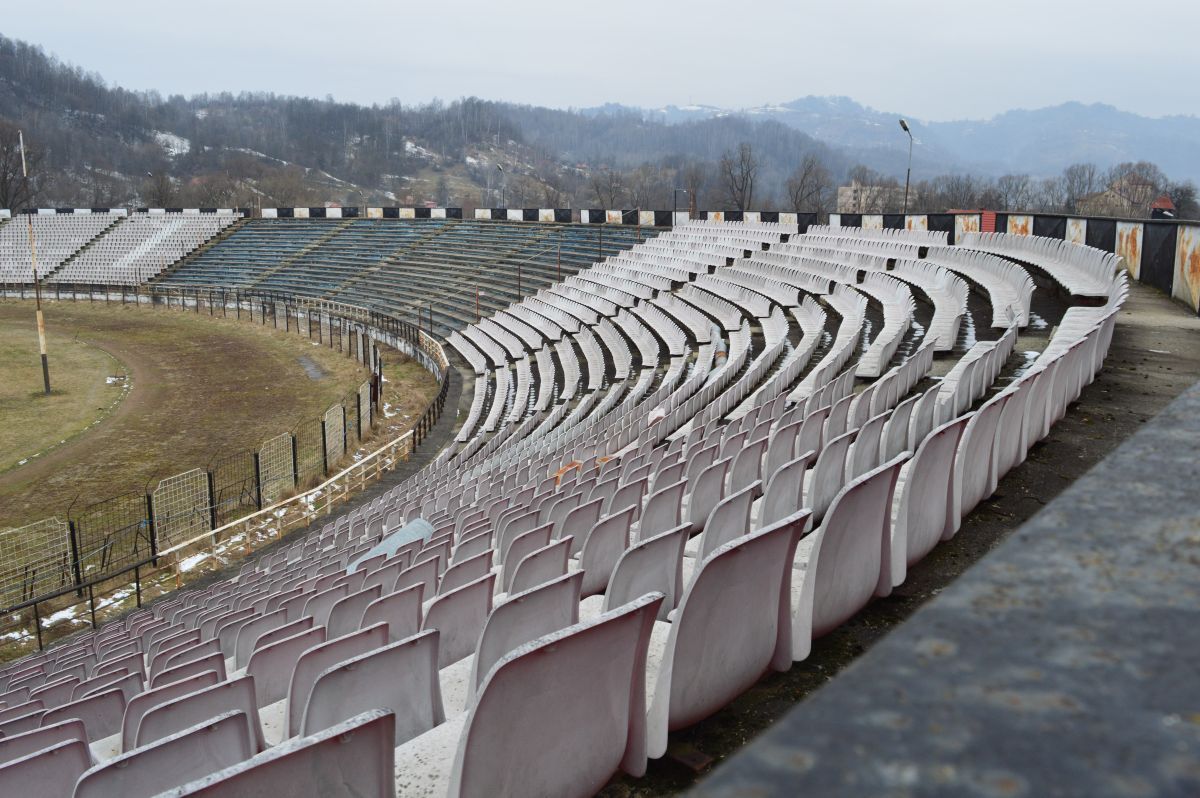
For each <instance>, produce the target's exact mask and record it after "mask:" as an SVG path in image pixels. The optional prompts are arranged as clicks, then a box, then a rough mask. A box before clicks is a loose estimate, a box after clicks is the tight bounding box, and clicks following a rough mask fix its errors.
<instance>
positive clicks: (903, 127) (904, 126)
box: [900, 119, 913, 216]
mask: <svg viewBox="0 0 1200 798" xmlns="http://www.w3.org/2000/svg"><path fill="white" fill-rule="evenodd" d="M900 129H901V130H903V131H904V132H905V133H907V134H908V171H906V172H905V173H904V211H903V213H904V215H905V216H907V215H908V181H909V180H910V179H911V178H912V147H913V135H912V131H911V130H909V129H908V122H905V121H904V120H903V119H901V120H900Z"/></svg>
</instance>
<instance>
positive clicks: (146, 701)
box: [121, 671, 221, 751]
mask: <svg viewBox="0 0 1200 798" xmlns="http://www.w3.org/2000/svg"><path fill="white" fill-rule="evenodd" d="M220 681H221V679H219V678H217V672H216V671H205V672H204V673H198V674H196V675H195V676H191V677H189V678H186V679H181V680H179V681H177V682H171V683H170V684H168V685H166V686H164V687H155V688H153V689H150V690H146V691H145V692H142V693H139V694H138V695H136V696H134V697H133V698H131V699H129V701H128V702H127V703H126V704H125V713H124V714H123V715H122V716H121V750H122V751H129V750H131V749H133V747H134V746H135V744H136V742H137V728H138V724H139V723H141V722H142V715H145V714H146V713H147V712H149V711H150V710H151V709H153V708H154V707H156V706H158V705H159V704H165V703H167V702H169V701H174V700H175V699H176V698H181V697H182V696H185V695H188V694H189V693H194V692H196V691H197V690H202V689H204V688H205V687H212V686H213V685H214V684H217V683H218V682H220Z"/></svg>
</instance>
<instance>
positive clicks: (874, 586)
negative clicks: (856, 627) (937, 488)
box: [791, 454, 908, 662]
mask: <svg viewBox="0 0 1200 798" xmlns="http://www.w3.org/2000/svg"><path fill="white" fill-rule="evenodd" d="M907 459H908V455H907V454H905V455H901V456H900V457H897V458H894V459H892V460H889V461H888V462H886V463H884V464H883V465H881V466H880V467H879V468H876V469H874V470H873V471H868V472H867V473H866V474H863V475H862V476H861V477H859V478H858V479H856V480H854V481H853V482H851V483H850V484H849V485H847V486H846V487H844V488H843V489H842V490H841V492H840V493H838V495H837V496H836V497H835V498H834V500H833V502H832V503H831V504H830V506H829V511H828V513H826V516H825V519H824V521H822V523H821V525H820V526H819V527H817V528H816V529H815V530H814V531H813V532H812V534H811V535H809V536H807V537H806V538H805V540H804V541H802V542H801V544H800V546H799V548H798V549H797V552H796V560H795V565H796V570H797V571H801V572H802V573H803V578H796V579H793V582H792V597H791V603H792V659H793V660H795V661H797V662H799V661H800V660H803V659H805V658H806V657H808V654H809V652H810V651H811V650H812V641H813V639H814V638H816V637H820V636H821V635H823V634H826V633H828V632H830V631H831V630H833V629H834V628H836V627H837V626H838V625H839V624H841V623H842V622H843V621H845V620H846V619H848V618H850V617H851V616H853V615H854V614H855V613H856V612H858V611H859V610H860V609H862V608H863V607H865V606H866V605H867V603H868V602H869V601H870V600H871V597H872V596H874V595H875V594H876V592H877V591H880V590H885V591H890V590H891V514H892V513H891V508H892V496H893V492H894V489H895V485H896V477H897V476H898V474H899V471H900V467H901V466H902V465H903V464H904V462H905V461H906V460H907ZM796 576H797V577H799V576H800V574H797V575H796Z"/></svg>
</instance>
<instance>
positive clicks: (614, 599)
mask: <svg viewBox="0 0 1200 798" xmlns="http://www.w3.org/2000/svg"><path fill="white" fill-rule="evenodd" d="M686 543H687V527H686V526H682V525H681V526H677V527H675V528H674V529H671V530H668V531H666V532H663V533H662V534H660V535H655V536H654V537H652V538H650V539H649V540H643V541H640V542H638V543H635V544H633V545H632V546H630V547H629V548H628V549H626V550H625V552H624V553H623V554H622V555H621V558H620V559H619V560H618V561H617V565H616V567H615V568H613V572H612V576H611V577H610V578H609V580H608V588H607V589H606V590H605V591H604V597H603V599H601V598H600V597H598V596H591V597H589V598H586V599H584V600H583V602H582V603H581V604H580V607H579V617H581V618H594V617H596V616H597V615H599V614H600V613H603V612H607V611H608V610H610V609H612V608H613V607H617V606H620V605H621V604H625V603H626V602H629V601H632V600H633V599H635V598H637V597H638V596H640V595H642V594H644V593H649V592H655V593H661V594H662V595H663V596H664V600H663V603H662V606H661V607H660V609H659V612H660V614H661V616H662V618H663V619H665V618H666V617H667V614H668V613H669V612H670V611H671V610H673V609H675V606H676V605H677V604H678V603H679V596H680V595H681V594H682V593H683V547H684V545H685V544H686Z"/></svg>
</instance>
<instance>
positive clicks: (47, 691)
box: [29, 676, 81, 709]
mask: <svg viewBox="0 0 1200 798" xmlns="http://www.w3.org/2000/svg"><path fill="white" fill-rule="evenodd" d="M80 683H81V682H80V679H79V677H78V676H66V677H63V678H61V679H57V678H56V679H55V680H54V681H51V682H47V683H46V684H44V685H42V686H41V687H39V688H38V689H36V690H33V691H31V692H30V693H29V698H30V700H33V701H41V702H42V706H44V707H46V709H53V708H54V707H57V706H62V705H63V704H65V703H67V702H68V701H70V700H71V695H72V694H73V693H74V692H75V688H76V687H77V686H78V685H79V684H80Z"/></svg>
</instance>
